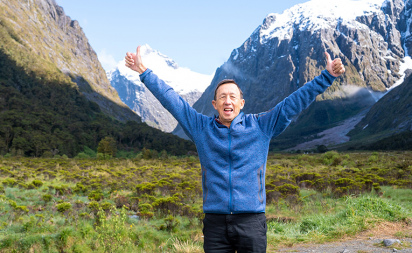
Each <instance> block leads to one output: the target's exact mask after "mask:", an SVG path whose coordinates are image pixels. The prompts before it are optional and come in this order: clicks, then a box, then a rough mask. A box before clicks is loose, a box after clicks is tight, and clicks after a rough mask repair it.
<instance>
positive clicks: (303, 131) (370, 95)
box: [174, 0, 412, 150]
mask: <svg viewBox="0 0 412 253" xmlns="http://www.w3.org/2000/svg"><path fill="white" fill-rule="evenodd" d="M411 11H412V2H411V1H402V0H385V1H384V0H358V1H354V0H342V1H333V2H332V1H327V0H312V1H309V2H307V3H303V4H299V5H296V6H294V7H292V8H290V9H288V10H286V11H285V12H283V13H282V14H269V15H268V16H267V17H266V18H265V19H264V21H263V23H262V25H260V26H259V27H257V28H256V30H255V31H254V32H253V33H252V35H251V36H250V37H249V38H247V39H246V41H245V42H244V43H243V45H241V46H240V47H239V48H237V49H234V50H233V52H232V54H231V55H230V57H229V59H228V60H227V61H226V62H225V63H224V64H223V65H222V66H221V67H219V68H218V69H217V70H216V73H215V76H214V77H213V80H212V83H211V85H210V86H209V87H208V88H207V89H206V90H205V92H204V93H203V94H202V96H201V97H200V98H199V100H198V101H197V102H196V103H195V104H194V106H193V107H194V108H195V109H196V110H197V111H198V112H200V113H203V114H206V115H210V116H211V115H213V114H214V113H215V111H214V108H213V107H212V105H211V103H210V101H211V100H212V99H213V91H214V87H215V86H216V84H217V83H218V82H219V81H220V80H222V79H224V78H233V79H235V80H237V82H238V83H239V85H240V87H241V88H242V90H243V92H244V98H245V100H246V104H245V107H244V112H245V113H259V112H262V111H266V110H269V109H270V108H272V107H273V106H275V105H276V104H277V103H278V102H280V101H281V100H282V99H284V98H285V97H286V96H288V95H289V94H291V93H292V92H294V91H295V90H297V89H298V88H299V87H301V86H303V85H304V84H305V83H306V82H307V81H310V80H312V79H313V78H314V77H315V76H317V75H319V74H320V71H321V70H323V69H324V68H325V63H326V61H325V58H324V52H325V51H327V52H329V53H330V54H331V56H332V58H336V57H340V58H341V59H342V61H343V63H344V64H345V67H346V73H345V74H344V75H343V76H342V77H339V78H338V79H337V80H336V81H335V83H334V84H333V85H332V87H330V88H329V89H328V90H327V91H326V92H325V93H324V94H322V95H320V96H318V97H317V100H316V102H315V103H313V104H312V105H311V106H310V107H309V108H308V109H307V110H305V111H304V112H303V113H302V114H301V115H300V116H299V117H297V118H296V119H294V121H293V122H292V124H291V126H290V127H289V128H288V129H287V130H286V131H285V132H284V133H282V134H281V135H280V136H279V137H277V138H276V139H274V140H273V141H272V144H271V150H284V149H288V150H313V149H316V148H317V147H318V146H319V145H327V146H329V148H342V149H348V148H361V147H362V148H367V146H365V145H359V143H362V142H363V140H365V139H367V140H368V143H369V144H370V145H371V146H369V147H373V143H374V142H377V141H379V140H381V139H382V138H388V137H390V136H392V135H399V134H401V132H404V131H406V135H405V136H409V135H408V134H407V133H408V131H412V129H411V127H412V122H411V114H410V113H409V110H406V109H405V106H410V104H411V100H412V96H407V94H409V93H407V92H406V91H405V90H407V88H403V87H404V86H407V85H408V84H407V82H404V80H405V77H406V76H407V73H408V71H409V69H412V60H411V58H410V56H409V55H408V52H412V48H411V47H412V36H411V33H410V27H411V25H412V24H411ZM396 86H399V87H398V88H394V87H396ZM392 88H394V89H393V90H391V89H392ZM390 90H391V91H390ZM401 90H404V92H403V93H401V92H400V91H401ZM389 91H390V92H389ZM393 94H397V95H396V96H395V95H393ZM381 97H383V98H382V99H380V98H381ZM386 97H394V98H397V99H386ZM399 102H401V104H399ZM372 106H373V107H372ZM371 107H372V109H371ZM385 108H391V109H385ZM392 108H393V109H392ZM408 108H410V107H408ZM388 111H390V112H391V113H387V112H388ZM383 122H386V123H385V124H383ZM351 130H353V131H352V132H350V131H351ZM349 132H350V134H349ZM174 133H175V134H178V135H179V136H182V137H184V133H183V131H182V130H181V128H180V126H178V127H177V128H176V129H175V130H174ZM394 141H395V140H394ZM409 141H411V142H412V139H409ZM398 146H399V147H398V148H402V145H398Z"/></svg>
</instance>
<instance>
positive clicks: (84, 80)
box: [0, 0, 140, 121]
mask: <svg viewBox="0 0 412 253" xmlns="http://www.w3.org/2000/svg"><path fill="white" fill-rule="evenodd" d="M0 10H1V11H0V17H1V22H2V23H3V24H6V25H7V26H8V28H9V29H10V30H13V31H14V32H15V33H16V34H17V36H18V37H19V39H20V40H21V42H22V43H21V45H20V46H22V47H25V48H26V49H27V52H29V53H32V54H37V56H38V57H40V58H42V59H44V60H45V61H48V62H50V63H52V64H53V65H55V66H56V67H57V68H58V69H59V70H60V71H61V72H62V73H64V74H66V75H67V76H69V77H70V79H71V80H72V81H73V82H74V83H76V84H77V86H78V87H79V88H80V91H82V93H83V94H84V95H85V96H86V97H87V98H88V99H89V100H91V101H93V102H95V103H97V104H98V105H99V106H100V108H101V109H102V110H103V111H104V112H106V113H107V114H109V115H111V116H112V117H114V118H116V119H119V120H122V121H126V120H137V121H139V120H140V119H139V117H138V116H137V115H136V114H134V113H133V112H132V111H130V110H129V108H128V107H127V106H126V105H125V104H124V103H122V101H121V100H120V98H119V96H118V94H117V92H116V90H115V89H114V88H113V87H111V85H110V82H109V81H108V79H107V77H106V75H105V71H104V70H103V68H102V66H101V64H100V62H99V60H98V58H97V55H96V53H95V51H94V50H93V48H92V47H91V46H90V44H89V42H88V40H87V37H86V36H85V34H84V32H83V30H82V28H81V27H80V25H79V22H78V21H76V20H72V19H71V18H70V17H69V16H66V14H65V12H64V10H63V8H62V7H61V6H59V5H57V4H56V2H55V1H54V0H8V1H3V0H2V1H0ZM27 67H28V68H32V67H33V66H27Z"/></svg>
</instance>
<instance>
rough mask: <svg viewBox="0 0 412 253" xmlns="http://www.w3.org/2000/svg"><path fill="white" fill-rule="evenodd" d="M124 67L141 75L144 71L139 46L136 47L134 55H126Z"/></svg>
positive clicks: (128, 53)
mask: <svg viewBox="0 0 412 253" xmlns="http://www.w3.org/2000/svg"><path fill="white" fill-rule="evenodd" d="M124 60H125V65H126V67H128V68H130V69H131V70H134V71H136V72H138V73H139V74H143V72H145V71H146V67H145V66H144V65H143V62H142V57H141V56H140V46H138V47H137V49H136V53H130V52H127V53H126V57H124Z"/></svg>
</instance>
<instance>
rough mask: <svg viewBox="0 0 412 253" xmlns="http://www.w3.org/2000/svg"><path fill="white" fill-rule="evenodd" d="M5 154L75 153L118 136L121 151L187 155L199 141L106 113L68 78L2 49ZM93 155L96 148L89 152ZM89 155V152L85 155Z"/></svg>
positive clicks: (0, 118) (0, 120)
mask: <svg viewBox="0 0 412 253" xmlns="http://www.w3.org/2000/svg"><path fill="white" fill-rule="evenodd" d="M0 111H2V113H1V114H0V155H1V154H3V155H5V154H7V153H10V154H12V155H15V156H17V155H26V156H36V157H40V156H44V155H46V156H55V155H63V154H65V155H68V156H69V157H74V156H75V155H77V154H78V153H80V152H82V150H83V147H85V146H86V147H90V148H92V149H96V148H97V146H98V143H99V141H100V140H102V139H103V138H104V137H106V136H112V137H113V139H114V140H116V142H117V143H118V146H119V149H135V150H140V149H142V148H144V147H146V148H148V149H152V150H157V151H159V152H160V151H162V150H166V151H167V152H169V153H171V154H174V155H184V154H186V153H187V152H188V151H194V150H195V147H194V145H193V143H191V142H188V141H185V140H182V139H180V138H178V137H176V136H173V135H172V134H165V133H162V132H161V131H159V130H156V129H153V128H151V127H149V126H147V125H146V124H143V123H138V122H132V121H130V122H126V123H121V122H119V121H116V120H113V119H112V118H110V117H108V116H106V115H104V114H103V113H102V112H101V111H100V108H99V106H98V105H97V104H95V103H94V102H90V101H88V100H87V99H86V98H85V97H84V96H83V95H82V94H81V93H80V92H79V90H78V89H77V88H75V87H74V86H73V83H71V82H70V81H69V80H68V79H64V78H63V79H58V78H57V79H56V80H53V78H42V74H41V73H34V72H27V70H25V69H24V68H22V67H19V66H18V64H16V62H15V61H13V60H11V59H10V57H9V55H8V54H7V53H6V52H5V51H4V49H3V48H0ZM89 153H90V152H89ZM85 154H87V153H85Z"/></svg>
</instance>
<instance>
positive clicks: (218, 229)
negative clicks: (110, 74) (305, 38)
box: [125, 47, 345, 253]
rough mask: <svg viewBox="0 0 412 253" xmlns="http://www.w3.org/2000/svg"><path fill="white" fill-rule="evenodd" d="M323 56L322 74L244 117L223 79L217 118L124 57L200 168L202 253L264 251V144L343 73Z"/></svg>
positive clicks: (236, 92)
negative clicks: (196, 156)
mask: <svg viewBox="0 0 412 253" xmlns="http://www.w3.org/2000/svg"><path fill="white" fill-rule="evenodd" d="M325 55H326V60H327V63H326V70H323V71H322V72H321V74H320V75H319V76H318V77H316V78H315V79H313V80H312V81H310V82H308V83H306V84H305V85H304V86H303V87H301V88H300V89H298V90H297V91H295V92H294V93H292V94H291V95H290V96H288V97H287V98H285V99H284V100H283V101H281V102H280V103H279V104H277V105H276V106H275V107H274V108H272V109H271V110H269V111H267V112H263V113H259V114H244V113H243V112H241V110H242V109H243V106H244V105H245V100H244V99H243V94H242V91H241V89H240V88H239V86H238V85H237V84H236V82H235V80H223V81H221V82H220V83H219V84H218V85H217V87H216V89H215V96H214V100H213V101H212V104H213V107H214V108H215V109H216V110H217V113H218V116H215V117H208V116H205V115H202V114H200V113H198V112H196V110H194V109H193V108H192V107H190V105H189V104H188V103H187V102H186V101H185V100H183V99H182V98H181V97H180V96H179V95H178V94H177V93H176V92H175V91H174V90H173V89H172V88H171V87H170V86H168V85H167V84H166V83H165V82H164V81H162V80H160V79H159V78H158V77H157V76H156V75H155V74H154V73H153V72H152V71H151V70H150V69H147V68H146V67H145V66H144V65H143V62H142V59H141V56H140V47H138V48H137V50H136V53H129V52H128V53H127V54H126V57H125V62H126V66H127V67H129V68H130V69H132V70H134V71H137V72H139V74H140V79H141V81H142V82H143V83H144V84H145V85H146V87H147V88H148V89H149V90H150V91H151V92H152V93H153V95H154V96H155V97H156V98H157V99H158V100H159V101H160V102H161V103H162V105H163V106H164V107H165V108H166V109H167V110H168V111H169V112H170V113H171V114H172V115H173V116H174V117H175V118H176V120H177V121H178V122H179V123H180V124H181V126H182V128H183V129H184V131H185V132H186V134H187V135H188V136H189V138H190V139H191V140H192V141H193V142H194V143H195V144H196V148H197V151H198V154H199V160H200V163H201V166H202V186H203V211H204V213H205V218H204V220H203V225H204V226H203V234H204V246H203V247H204V249H205V252H222V253H223V252H228V253H229V252H231V253H234V252H235V251H237V252H238V253H242V252H266V245H267V239H266V238H267V237H266V231H267V228H266V217H265V207H266V192H265V171H266V160H267V156H268V150H269V143H270V140H271V139H272V137H274V136H277V135H279V134H280V133H281V132H282V131H283V130H285V128H286V127H287V126H288V125H289V123H290V121H291V119H292V118H293V117H294V116H295V115H298V114H299V113H300V112H301V111H302V110H304V109H305V108H307V107H308V106H309V104H310V103H312V102H313V101H314V100H315V98H316V96H317V95H319V94H321V93H323V92H324V91H325V90H326V89H327V88H328V87H329V86H330V85H332V83H333V81H334V80H335V78H336V77H338V76H340V75H341V74H343V73H344V72H345V68H344V66H343V64H342V61H341V60H340V59H339V58H337V59H335V60H333V61H332V60H331V58H330V56H329V54H328V53H326V52H325Z"/></svg>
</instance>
